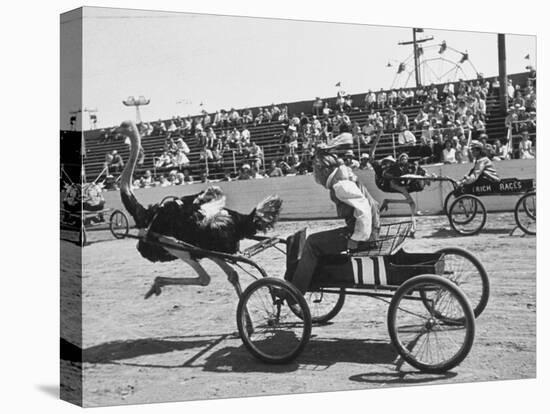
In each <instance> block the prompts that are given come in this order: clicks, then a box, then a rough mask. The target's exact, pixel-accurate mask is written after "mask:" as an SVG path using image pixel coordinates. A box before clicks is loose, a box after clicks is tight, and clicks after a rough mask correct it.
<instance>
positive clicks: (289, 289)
mask: <svg viewBox="0 0 550 414" xmlns="http://www.w3.org/2000/svg"><path fill="white" fill-rule="evenodd" d="M265 286H268V287H275V288H278V289H282V290H284V291H286V293H287V294H288V293H290V294H291V295H292V297H293V298H294V299H295V300H296V302H297V303H298V305H299V306H300V308H301V313H302V315H303V316H301V319H302V321H303V324H304V329H303V333H302V338H301V339H300V343H299V345H298V346H297V347H296V349H295V350H294V351H293V352H292V353H290V354H288V355H285V356H277V355H267V354H265V353H262V352H260V351H258V350H257V349H256V348H255V347H254V345H253V344H252V343H251V342H250V341H249V340H248V335H249V334H248V332H247V330H246V326H245V324H244V323H243V321H244V319H245V318H244V309H245V306H246V303H247V301H248V299H249V298H250V296H251V295H252V293H254V292H255V291H256V290H257V289H259V288H262V287H265ZM283 306H284V305H283ZM287 306H288V305H287ZM311 325H312V323H311V314H310V312H309V308H308V305H307V303H306V300H305V299H304V296H303V295H302V293H301V292H300V291H299V290H298V289H297V288H296V287H294V285H292V284H291V283H289V282H287V281H286V280H283V279H278V278H274V277H264V278H261V279H259V280H256V281H254V282H252V283H251V284H250V285H249V286H248V287H247V288H246V289H245V291H244V292H243V294H242V295H241V298H240V300H239V304H238V306H237V327H238V329H239V335H240V337H241V340H242V341H243V343H244V345H245V347H246V348H247V349H248V351H249V352H250V353H251V354H252V355H254V356H255V357H256V358H258V359H259V360H261V361H263V362H266V363H268V364H286V363H288V362H291V361H293V360H294V359H296V357H298V355H300V354H301V353H302V351H303V350H304V348H305V346H306V345H307V343H308V341H309V338H310V336H311Z"/></svg>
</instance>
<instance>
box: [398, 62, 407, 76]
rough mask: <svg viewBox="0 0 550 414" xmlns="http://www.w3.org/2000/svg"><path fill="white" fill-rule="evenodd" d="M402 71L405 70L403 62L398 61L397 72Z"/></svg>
mask: <svg viewBox="0 0 550 414" xmlns="http://www.w3.org/2000/svg"><path fill="white" fill-rule="evenodd" d="M404 71H405V64H404V63H400V64H399V67H398V68H397V74H400V73H401V72H404Z"/></svg>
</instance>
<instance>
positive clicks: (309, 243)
mask: <svg viewBox="0 0 550 414" xmlns="http://www.w3.org/2000/svg"><path fill="white" fill-rule="evenodd" d="M348 236H349V231H348V229H347V227H340V228H337V229H334V230H327V231H321V232H319V233H315V234H312V235H310V236H309V237H308V238H307V239H306V243H305V245H304V250H303V251H302V257H301V258H300V261H299V262H298V266H297V267H296V271H295V272H294V275H293V276H292V280H291V282H292V284H293V285H294V286H296V287H297V288H298V290H299V291H300V292H302V293H306V291H307V289H308V288H309V285H310V283H311V280H312V279H313V276H314V273H315V270H316V268H317V263H318V261H319V258H320V257H322V256H325V255H335V254H338V253H340V252H342V251H344V250H346V248H347V242H348Z"/></svg>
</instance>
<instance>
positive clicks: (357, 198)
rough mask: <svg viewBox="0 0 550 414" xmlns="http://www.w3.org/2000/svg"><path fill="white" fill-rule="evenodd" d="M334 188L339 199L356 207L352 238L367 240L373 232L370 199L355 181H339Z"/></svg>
mask: <svg viewBox="0 0 550 414" xmlns="http://www.w3.org/2000/svg"><path fill="white" fill-rule="evenodd" d="M332 188H333V190H334V195H335V196H336V197H337V198H338V200H340V201H342V202H343V203H346V204H348V205H350V206H351V207H353V208H354V209H355V210H354V212H353V216H354V217H355V228H354V230H353V234H352V235H351V240H354V241H358V242H360V241H367V240H368V239H369V237H370V236H371V233H372V214H371V205H370V203H369V200H367V198H366V197H365V196H364V195H363V193H362V192H361V190H360V189H359V187H357V184H355V183H354V182H353V181H349V180H343V181H338V182H337V183H336V184H334V186H333V187H332Z"/></svg>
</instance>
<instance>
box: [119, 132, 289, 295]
mask: <svg viewBox="0 0 550 414" xmlns="http://www.w3.org/2000/svg"><path fill="white" fill-rule="evenodd" d="M120 132H121V133H122V134H124V135H126V136H128V137H129V139H130V144H131V147H130V158H129V161H128V163H127V164H126V167H125V168H124V170H123V172H122V175H121V180H120V197H121V199H122V203H123V204H124V207H125V208H126V210H128V212H129V213H130V215H131V216H132V217H133V218H134V221H135V223H136V227H137V228H138V229H140V233H141V234H142V235H143V236H144V237H141V238H140V240H139V241H138V244H137V249H138V251H139V252H140V253H141V255H142V256H143V257H144V258H146V259H148V260H150V261H152V262H167V261H172V260H176V259H181V260H183V261H184V262H186V263H187V264H189V265H190V266H191V267H192V268H193V270H194V271H195V272H196V273H197V275H198V276H197V277H187V278H172V277H156V278H155V280H154V282H153V285H152V287H151V289H150V290H149V291H148V292H147V293H146V294H145V299H147V298H149V297H150V296H152V295H153V294H155V295H160V293H161V288H162V287H163V286H168V285H200V286H207V285H208V284H209V283H210V276H209V275H208V273H207V272H206V271H205V270H204V268H203V267H202V266H201V264H200V263H199V259H200V257H196V256H194V255H193V254H192V253H190V252H188V251H183V250H181V249H176V248H174V249H171V248H165V247H160V246H159V245H158V244H155V243H152V242H151V241H152V237H155V235H162V236H160V237H171V238H174V239H176V240H179V241H183V242H186V243H189V244H192V245H194V246H196V247H199V248H201V249H206V250H213V251H218V252H223V253H236V252H237V251H238V249H239V241H240V240H242V239H245V238H247V237H251V236H253V235H254V234H255V233H256V232H258V231H266V230H267V229H269V228H272V227H273V225H274V224H275V222H276V221H277V219H278V217H279V212H280V210H281V205H282V200H281V199H280V198H279V197H277V196H270V197H267V198H266V199H265V200H263V201H262V202H260V204H258V205H257V206H256V208H255V209H254V210H252V212H251V213H250V214H248V215H245V214H240V213H238V212H236V211H233V210H229V209H227V208H225V207H224V206H225V195H224V194H223V192H222V190H221V189H220V188H219V187H215V186H211V187H209V188H207V189H206V190H204V191H202V192H200V193H198V194H193V195H188V196H183V197H181V198H175V199H174V200H171V201H167V202H164V203H162V204H154V205H151V206H149V207H147V208H145V207H144V206H142V205H141V204H140V203H139V202H138V200H137V198H136V196H135V194H134V192H133V191H132V184H131V183H132V176H133V173H134V169H135V165H136V162H137V159H138V156H139V149H140V148H141V137H140V135H139V132H138V129H137V127H136V125H135V123H134V122H132V121H125V122H123V123H122V125H121V127H120ZM145 230H147V233H146V234H147V236H145ZM151 234H152V235H153V236H151ZM210 259H211V260H212V261H214V262H215V263H216V264H217V265H218V266H219V267H220V268H221V269H222V270H223V271H224V273H225V274H226V275H227V277H228V280H229V282H230V283H231V284H232V285H233V287H234V288H235V290H236V292H237V295H238V296H239V297H240V296H241V294H242V289H241V286H240V284H239V280H238V274H237V271H236V270H235V269H233V268H232V267H231V266H230V265H229V264H228V263H227V262H225V261H223V260H221V259H218V258H210Z"/></svg>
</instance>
